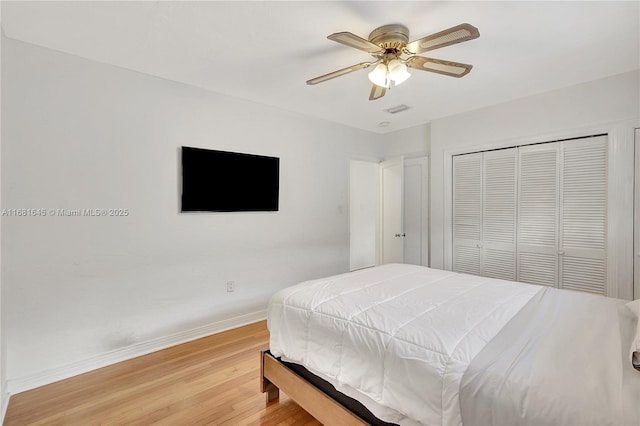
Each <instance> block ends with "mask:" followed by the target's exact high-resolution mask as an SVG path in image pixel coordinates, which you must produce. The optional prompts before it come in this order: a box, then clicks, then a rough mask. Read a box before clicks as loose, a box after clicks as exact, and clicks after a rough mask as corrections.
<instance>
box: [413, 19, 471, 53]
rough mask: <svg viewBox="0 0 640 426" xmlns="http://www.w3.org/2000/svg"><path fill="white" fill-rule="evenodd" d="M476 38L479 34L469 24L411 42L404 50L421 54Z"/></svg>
mask: <svg viewBox="0 0 640 426" xmlns="http://www.w3.org/2000/svg"><path fill="white" fill-rule="evenodd" d="M478 37H480V32H479V31H478V29H477V28H476V27H474V26H473V25H470V24H460V25H456V26H455V27H451V28H449V29H448V30H444V31H440V32H439V33H435V34H432V35H430V36H427V37H424V38H420V39H418V40H415V41H412V42H411V43H409V44H407V46H406V47H405V50H407V51H409V52H411V53H414V54H415V53H422V52H427V51H429V50H434V49H439V48H441V47H445V46H450V45H452V44H456V43H462V42H463V41H467V40H473V39H474V38H478Z"/></svg>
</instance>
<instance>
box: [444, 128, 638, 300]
mask: <svg viewBox="0 0 640 426" xmlns="http://www.w3.org/2000/svg"><path fill="white" fill-rule="evenodd" d="M638 127H640V120H637V119H634V120H625V121H622V122H621V121H617V122H610V123H601V124H597V125H594V126H588V127H582V128H577V129H565V130H560V131H556V132H550V133H546V134H540V135H536V136H528V137H522V138H514V139H507V140H502V141H498V142H491V143H479V144H476V145H473V144H469V145H468V146H466V147H465V148H464V149H459V150H452V151H445V152H444V154H443V164H444V170H443V173H444V175H445V176H446V179H444V180H443V186H444V188H443V195H444V203H443V206H442V208H443V213H444V215H443V217H444V223H443V230H442V231H443V236H444V244H443V247H442V250H443V258H444V269H446V270H452V266H453V232H452V231H453V226H452V213H453V212H452V209H453V205H452V199H453V173H452V170H453V156H455V155H460V154H467V153H472V152H478V151H488V150H491V149H502V148H509V147H516V146H524V145H532V144H537V143H544V142H553V141H557V140H564V139H574V138H580V137H585V136H591V135H599V134H607V136H608V146H607V168H608V170H609V171H610V173H609V176H608V179H607V191H608V197H609V199H608V205H607V217H608V223H607V282H606V284H605V289H606V290H605V291H606V295H607V296H610V297H617V298H621V299H628V300H631V299H632V298H633V289H634V283H633V262H634V250H633V247H634V246H633V232H630V230H632V229H634V221H633V220H634V201H633V200H634V197H633V196H634V137H635V129H636V128H638ZM639 226H640V223H639ZM638 248H640V247H638ZM432 251H433V247H432ZM638 251H640V250H638ZM635 286H636V288H638V287H640V284H637V283H636V284H635ZM638 291H640V290H638ZM636 297H638V295H636Z"/></svg>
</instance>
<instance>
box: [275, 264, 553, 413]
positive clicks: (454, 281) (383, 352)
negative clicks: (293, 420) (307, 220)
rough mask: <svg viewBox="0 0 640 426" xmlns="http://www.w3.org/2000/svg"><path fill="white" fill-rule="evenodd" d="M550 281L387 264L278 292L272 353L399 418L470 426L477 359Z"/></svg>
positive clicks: (365, 402) (378, 410) (374, 410)
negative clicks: (465, 395) (470, 385)
mask: <svg viewBox="0 0 640 426" xmlns="http://www.w3.org/2000/svg"><path fill="white" fill-rule="evenodd" d="M541 290H542V288H541V287H538V286H534V285H523V284H517V283H513V282H508V281H501V280H494V279H489V278H484V277H476V276H471V275H464V274H457V273H453V272H449V271H441V270H435V269H429V268H425V267H420V266H413V265H397V264H393V265H383V266H379V267H375V268H369V269H365V270H361V271H356V272H351V273H348V274H342V275H337V276H333V277H328V278H325V279H319V280H314V281H308V282H306V283H302V284H299V285H296V286H293V287H289V288H286V289H284V290H281V291H280V292H278V293H277V294H275V295H274V296H273V297H272V299H271V301H270V303H269V310H268V327H269V330H270V332H271V342H270V349H271V352H272V353H273V354H274V355H275V356H281V357H283V359H285V360H287V361H291V362H295V363H299V364H302V365H304V366H305V367H306V368H307V369H309V370H310V371H312V372H313V373H315V374H317V375H319V376H320V377H323V378H325V379H327V380H329V381H330V382H331V383H332V384H333V385H334V386H335V387H336V388H337V389H338V390H340V391H342V392H343V393H345V394H347V395H349V396H352V397H355V398H356V399H358V400H360V401H361V402H362V403H363V404H364V405H365V406H367V408H369V410H370V411H372V412H373V413H374V414H375V415H376V416H377V417H378V418H380V419H382V420H385V421H389V422H394V423H399V424H402V425H413V424H430V425H434V424H446V425H457V424H461V422H462V419H461V412H460V404H459V388H460V382H461V379H462V376H463V374H464V373H465V371H466V369H467V367H468V366H469V363H470V362H471V361H472V360H473V358H474V357H475V356H476V355H477V354H478V353H479V352H480V351H481V350H482V349H483V348H484V347H485V345H486V344H487V343H488V342H489V341H490V340H491V339H492V338H493V337H494V336H496V334H498V333H499V332H500V330H501V329H502V328H503V327H504V326H505V324H507V323H508V322H509V320H510V319H511V318H512V317H513V316H514V315H516V314H517V313H518V312H519V311H520V309H521V308H522V307H523V306H524V305H525V304H527V302H528V301H529V300H530V299H531V298H532V297H533V296H534V295H536V294H537V293H538V292H540V291H541Z"/></svg>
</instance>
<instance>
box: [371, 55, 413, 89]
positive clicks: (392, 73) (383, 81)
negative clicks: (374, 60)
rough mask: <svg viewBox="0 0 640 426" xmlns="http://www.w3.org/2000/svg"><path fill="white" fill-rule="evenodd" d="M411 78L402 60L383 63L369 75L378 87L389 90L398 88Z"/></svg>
mask: <svg viewBox="0 0 640 426" xmlns="http://www.w3.org/2000/svg"><path fill="white" fill-rule="evenodd" d="M409 77H411V74H409V72H408V71H407V66H406V65H405V63H404V62H403V61H401V60H400V59H392V60H391V61H389V62H385V63H381V64H378V65H376V67H375V68H374V69H373V71H371V72H370V73H369V80H370V81H371V82H372V83H373V84H375V85H376V86H380V87H385V88H387V89H389V88H390V87H391V86H394V87H395V86H397V85H399V84H401V83H403V82H405V81H407V79H408V78H409Z"/></svg>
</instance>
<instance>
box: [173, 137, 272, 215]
mask: <svg viewBox="0 0 640 426" xmlns="http://www.w3.org/2000/svg"><path fill="white" fill-rule="evenodd" d="M279 189H280V159H279V158H277V157H266V156H262V155H252V154H243V153H239V152H228V151H216V150H212V149H201V148H191V147H186V146H183V147H182V203H181V207H182V208H181V210H182V211H183V212H197V211H206V212H250V211H278V198H279Z"/></svg>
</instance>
